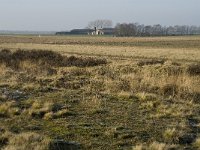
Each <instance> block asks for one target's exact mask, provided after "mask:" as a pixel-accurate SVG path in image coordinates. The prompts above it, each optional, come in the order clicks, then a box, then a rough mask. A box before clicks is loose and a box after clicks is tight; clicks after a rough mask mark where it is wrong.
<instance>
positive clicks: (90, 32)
mask: <svg viewBox="0 0 200 150" xmlns="http://www.w3.org/2000/svg"><path fill="white" fill-rule="evenodd" d="M56 35H114V28H103V29H97V28H94V29H73V30H71V31H69V32H66V31H63V32H56Z"/></svg>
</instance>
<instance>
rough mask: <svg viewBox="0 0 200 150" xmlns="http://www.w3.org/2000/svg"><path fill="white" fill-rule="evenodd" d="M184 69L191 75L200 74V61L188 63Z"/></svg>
mask: <svg viewBox="0 0 200 150" xmlns="http://www.w3.org/2000/svg"><path fill="white" fill-rule="evenodd" d="M186 71H187V73H188V74H189V75H191V76H195V75H200V63H194V64H190V65H189V66H188V67H187V70H186Z"/></svg>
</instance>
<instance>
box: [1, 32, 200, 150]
mask: <svg viewBox="0 0 200 150" xmlns="http://www.w3.org/2000/svg"><path fill="white" fill-rule="evenodd" d="M199 115H200V36H186V37H152V38H116V37H90V36H88V37H70V36H67V37H65V36H60V37H59V36H51V37H48V36H44V37H37V36H0V149H3V150H15V149H16V150H26V149H34V150H45V149H52V150H56V149H59V148H60V149H62V148H63V149H69V148H72V149H75V150H76V149H83V150H88V149H92V150H98V149H102V150H112V149H113V150H115V149H116V150H117V149H119V150H143V149H144V150H169V149H175V150H176V149H178V150H182V149H191V150H193V149H200V117H199ZM22 139H23V140H22ZM69 142H71V143H69ZM67 147H68V148H67Z"/></svg>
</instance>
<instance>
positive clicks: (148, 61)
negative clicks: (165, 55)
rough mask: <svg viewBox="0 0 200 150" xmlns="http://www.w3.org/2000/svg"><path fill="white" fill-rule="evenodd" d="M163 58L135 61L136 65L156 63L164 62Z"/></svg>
mask: <svg viewBox="0 0 200 150" xmlns="http://www.w3.org/2000/svg"><path fill="white" fill-rule="evenodd" d="M164 62H165V60H163V59H148V60H141V61H139V62H138V63H137V65H138V66H144V65H156V64H164Z"/></svg>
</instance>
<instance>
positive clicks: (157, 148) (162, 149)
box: [133, 142, 177, 150]
mask: <svg viewBox="0 0 200 150" xmlns="http://www.w3.org/2000/svg"><path fill="white" fill-rule="evenodd" d="M175 148H177V146H176V145H169V144H166V143H159V142H153V143H150V144H149V145H146V144H140V145H136V146H134V147H133V150H169V149H175Z"/></svg>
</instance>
